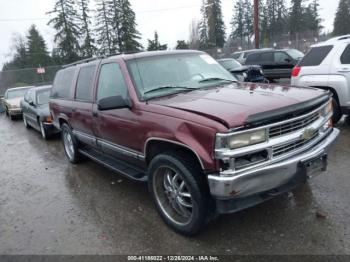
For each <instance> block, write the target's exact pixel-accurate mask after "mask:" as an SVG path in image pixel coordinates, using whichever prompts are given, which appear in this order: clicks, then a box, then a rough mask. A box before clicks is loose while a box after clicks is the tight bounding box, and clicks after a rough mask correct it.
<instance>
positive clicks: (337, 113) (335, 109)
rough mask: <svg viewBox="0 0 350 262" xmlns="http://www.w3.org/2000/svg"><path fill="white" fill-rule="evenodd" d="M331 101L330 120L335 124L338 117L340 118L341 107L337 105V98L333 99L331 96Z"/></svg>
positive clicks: (338, 119) (341, 114)
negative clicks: (331, 113)
mask: <svg viewBox="0 0 350 262" xmlns="http://www.w3.org/2000/svg"><path fill="white" fill-rule="evenodd" d="M332 102H333V118H332V121H333V124H337V123H338V122H339V121H340V119H341V118H342V116H343V113H342V111H341V108H340V105H339V102H338V101H337V99H335V98H334V97H333V99H332Z"/></svg>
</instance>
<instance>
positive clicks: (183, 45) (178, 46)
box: [176, 40, 190, 49]
mask: <svg viewBox="0 0 350 262" xmlns="http://www.w3.org/2000/svg"><path fill="white" fill-rule="evenodd" d="M189 48H190V46H189V44H188V43H186V41H185V40H178V41H177V44H176V49H189Z"/></svg>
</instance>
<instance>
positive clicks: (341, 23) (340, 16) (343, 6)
mask: <svg viewBox="0 0 350 262" xmlns="http://www.w3.org/2000/svg"><path fill="white" fill-rule="evenodd" d="M349 25H350V1H349V0H340V2H339V6H338V9H337V13H336V15H335V19H334V31H333V35H335V36H338V35H345V34H350V27H349Z"/></svg>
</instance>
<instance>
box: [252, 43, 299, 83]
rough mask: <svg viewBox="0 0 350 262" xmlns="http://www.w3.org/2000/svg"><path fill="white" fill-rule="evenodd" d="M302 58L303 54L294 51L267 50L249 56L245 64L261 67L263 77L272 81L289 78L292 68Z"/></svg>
mask: <svg viewBox="0 0 350 262" xmlns="http://www.w3.org/2000/svg"><path fill="white" fill-rule="evenodd" d="M303 56H304V54H303V53H302V52H300V51H298V50H296V49H283V50H268V51H263V52H258V53H253V54H250V55H249V56H248V57H247V60H246V62H245V64H246V65H260V66H262V68H263V72H264V74H265V77H266V78H267V79H268V80H270V81H273V80H275V79H280V78H290V77H291V75H292V70H293V67H294V66H295V65H296V64H297V63H298V62H299V61H300V60H301V59H302V58H303Z"/></svg>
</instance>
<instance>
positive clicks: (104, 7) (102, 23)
mask: <svg viewBox="0 0 350 262" xmlns="http://www.w3.org/2000/svg"><path fill="white" fill-rule="evenodd" d="M96 6H97V9H96V35H97V36H98V38H97V44H98V45H99V54H101V55H106V54H113V53H115V52H116V47H115V45H114V44H113V28H112V20H113V13H114V12H111V9H109V8H108V6H109V5H108V4H107V1H106V0H98V1H97V3H96Z"/></svg>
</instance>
